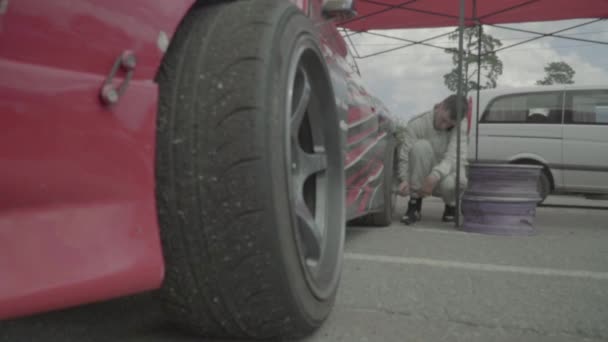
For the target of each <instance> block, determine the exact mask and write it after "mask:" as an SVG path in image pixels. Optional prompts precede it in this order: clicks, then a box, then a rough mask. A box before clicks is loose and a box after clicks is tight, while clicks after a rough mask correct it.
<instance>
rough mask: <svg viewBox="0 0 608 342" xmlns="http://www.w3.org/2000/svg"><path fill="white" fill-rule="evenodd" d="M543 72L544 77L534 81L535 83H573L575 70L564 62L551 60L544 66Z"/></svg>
mask: <svg viewBox="0 0 608 342" xmlns="http://www.w3.org/2000/svg"><path fill="white" fill-rule="evenodd" d="M545 73H546V76H545V78H544V79H542V80H538V81H536V84H538V85H551V84H573V83H574V80H573V78H574V74H576V71H574V69H572V67H571V66H570V65H568V63H566V62H552V63H549V64H547V66H546V67H545Z"/></svg>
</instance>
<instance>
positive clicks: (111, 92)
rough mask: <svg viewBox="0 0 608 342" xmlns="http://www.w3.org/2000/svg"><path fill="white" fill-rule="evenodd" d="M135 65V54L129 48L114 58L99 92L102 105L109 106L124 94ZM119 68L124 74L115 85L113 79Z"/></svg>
mask: <svg viewBox="0 0 608 342" xmlns="http://www.w3.org/2000/svg"><path fill="white" fill-rule="evenodd" d="M136 66H137V58H135V54H134V53H133V52H132V51H130V50H126V51H124V52H123V53H122V54H121V55H120V56H118V58H116V61H115V62H114V65H113V66H112V70H110V73H109V74H108V77H107V78H106V80H105V81H104V83H103V85H102V87H101V91H100V94H99V96H100V99H101V102H102V103H103V104H104V105H106V106H111V105H114V104H116V103H117V102H118V100H120V97H121V96H122V95H123V94H124V92H125V90H127V87H128V85H129V82H130V81H131V78H133V73H134V72H135V67H136ZM119 70H123V71H125V72H126V75H125V78H124V80H123V81H122V83H121V84H120V85H118V87H116V86H115V85H114V83H113V80H114V77H115V76H116V74H117V73H118V71H119Z"/></svg>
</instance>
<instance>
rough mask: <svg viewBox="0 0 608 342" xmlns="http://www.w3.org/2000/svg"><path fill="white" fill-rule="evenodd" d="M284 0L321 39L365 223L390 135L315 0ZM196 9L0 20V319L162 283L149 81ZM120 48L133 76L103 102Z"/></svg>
mask: <svg viewBox="0 0 608 342" xmlns="http://www.w3.org/2000/svg"><path fill="white" fill-rule="evenodd" d="M291 1H292V2H293V3H295V4H296V5H298V6H300V8H301V9H302V10H303V11H304V12H306V13H309V10H310V13H309V14H310V17H311V19H312V20H313V22H314V23H315V24H316V25H317V27H318V29H319V32H320V40H321V46H322V48H323V50H324V51H323V53H324V55H325V57H326V61H327V64H328V67H329V70H330V73H331V78H332V82H333V83H334V90H335V92H336V99H337V102H339V103H338V107H339V110H340V111H341V115H342V116H343V118H344V122H343V123H344V124H346V125H347V126H348V127H347V132H346V134H345V139H344V141H345V144H346V146H345V149H346V150H345V158H346V164H347V166H346V173H347V192H348V194H347V206H348V214H347V216H348V218H349V219H350V218H354V217H357V216H361V215H362V214H365V213H367V212H370V211H373V210H377V209H378V208H379V207H380V206H381V205H382V202H381V201H380V202H379V200H381V199H382V193H381V191H378V189H380V188H381V184H382V182H381V178H382V177H380V175H381V174H382V171H383V167H384V165H383V158H384V148H385V146H386V141H387V133H386V131H385V130H383V129H382V127H381V126H384V125H383V124H382V120H381V118H380V117H379V115H378V114H377V113H374V109H373V108H372V107H371V105H370V101H369V95H368V94H367V93H365V91H364V90H363V87H362V86H361V85H360V80H359V76H358V75H357V73H356V71H355V69H354V68H353V67H352V65H349V63H347V61H346V58H347V56H348V49H347V46H346V44H345V42H344V40H343V38H342V37H341V35H340V33H339V32H338V30H337V29H336V27H335V25H334V24H333V23H332V22H329V21H325V20H323V19H322V18H321V16H320V13H321V10H320V8H321V6H322V1H321V0H291ZM193 3H194V0H171V1H167V0H128V1H127V0H52V1H50V0H49V1H40V0H19V1H10V2H8V7H7V8H6V9H5V10H4V12H3V13H0V75H1V76H0V114H1V115H2V134H0V194H2V196H0V319H5V318H12V317H18V316H22V315H27V314H31V313H36V312H43V311H48V310H52V309H57V308H65V307H70V306H74V305H78V304H83V303H88V302H93V301H99V300H105V299H109V298H113V297H117V296H123V295H128V294H133V293H137V292H141V291H145V290H149V289H155V288H158V287H159V286H160V284H161V282H162V279H163V273H164V262H163V258H162V250H161V244H160V239H159V227H158V222H157V212H156V203H155V193H154V191H155V177H154V176H155V175H154V169H155V167H154V164H155V128H156V115H157V100H158V87H157V84H156V83H154V77H155V74H156V72H157V70H158V67H159V65H160V62H161V60H162V57H163V54H164V49H165V48H166V47H167V45H168V41H169V40H170V37H171V36H172V35H173V33H174V31H175V30H176V28H177V27H178V25H179V23H180V21H181V19H182V18H183V16H184V15H185V13H186V12H187V11H188V9H189V8H190V7H191V6H192V4H193ZM125 51H131V52H133V54H134V55H135V57H136V58H137V65H136V67H135V71H134V73H133V78H132V80H131V81H130V82H129V84H128V87H127V88H126V92H125V93H124V94H123V95H122V96H121V98H120V99H119V101H118V103H116V104H115V105H114V106H106V105H104V104H103V103H102V102H101V101H100V90H101V87H102V85H103V83H104V81H105V80H106V78H107V77H108V74H109V73H110V70H111V69H112V66H113V64H114V63H115V61H116V59H117V58H118V57H119V56H120V55H121V54H122V53H123V52H125ZM123 80H124V72H122V71H121V72H119V73H118V74H117V75H116V77H115V79H114V84H115V85H118V84H119V83H121V82H123Z"/></svg>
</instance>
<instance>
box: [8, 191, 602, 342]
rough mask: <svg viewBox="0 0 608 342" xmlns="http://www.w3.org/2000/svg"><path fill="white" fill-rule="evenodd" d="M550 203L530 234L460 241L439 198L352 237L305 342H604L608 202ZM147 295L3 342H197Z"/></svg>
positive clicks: (45, 320) (28, 324)
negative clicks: (415, 214)
mask: <svg viewBox="0 0 608 342" xmlns="http://www.w3.org/2000/svg"><path fill="white" fill-rule="evenodd" d="M547 205H548V206H544V207H540V208H539V209H538V211H537V217H536V221H535V222H536V226H537V228H538V233H537V234H536V235H534V236H514V237H504V236H491V235H481V234H469V233H464V232H460V231H457V230H455V229H454V227H453V226H452V225H450V224H445V223H442V222H440V216H441V211H442V209H443V207H442V204H441V202H440V201H438V200H430V201H426V202H425V204H424V207H423V216H424V217H423V221H422V222H420V223H419V224H417V225H415V226H413V227H406V226H403V225H402V224H400V223H398V222H397V221H396V222H395V223H394V224H393V225H391V226H390V227H387V228H361V227H349V228H348V232H347V242H346V254H345V262H344V270H343V274H342V281H341V286H340V292H339V295H338V299H337V303H336V307H335V309H334V311H333V312H332V315H331V316H330V317H329V319H328V321H327V322H326V324H325V325H324V326H323V327H322V328H321V329H320V330H319V331H318V332H317V333H316V334H314V335H313V336H311V337H309V338H306V339H304V341H305V342H316V341H387V342H388V341H399V342H402V341H467V342H468V341H484V342H485V341H535V342H543V341H552V342H554V341H568V342H576V341H608V201H601V200H586V199H581V198H573V197H552V198H550V200H549V201H548V202H547ZM573 206H575V207H573ZM397 207H398V209H399V211H400V212H401V211H402V210H403V207H404V203H403V201H400V203H399V204H398V206H397ZM601 208H604V209H601ZM395 219H396V218H395ZM155 296H156V294H155V293H153V292H152V293H148V294H143V295H139V296H134V297H129V298H123V299H119V300H114V301H110V302H105V303H100V304H94V305H88V306H84V307H80V308H76V309H70V310H64V311H61V312H54V313H50V314H44V315H39V316H35V317H30V318H26V319H21V320H16V321H10V322H2V323H0V341H11V342H20V341H44V342H53V341H61V342H71V341H78V342H89V341H117V342H122V341H129V342H190V341H205V340H201V339H199V338H196V337H192V336H188V335H184V334H182V333H180V332H179V331H178V330H176V329H174V328H173V327H171V326H170V325H169V324H168V323H167V322H166V320H165V319H164V316H163V315H162V311H161V310H160V307H159V305H158V301H157V300H156V298H155Z"/></svg>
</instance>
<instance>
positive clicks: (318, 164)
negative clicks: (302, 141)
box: [295, 147, 327, 180]
mask: <svg viewBox="0 0 608 342" xmlns="http://www.w3.org/2000/svg"><path fill="white" fill-rule="evenodd" d="M295 150H296V158H295V160H296V164H295V171H296V174H297V176H298V178H300V179H302V180H306V178H308V177H310V176H312V175H314V174H315V173H319V172H321V171H324V170H325V169H327V154H325V151H324V150H323V149H322V148H315V150H316V151H315V152H314V153H307V152H304V151H303V150H302V149H301V148H299V147H297V148H295Z"/></svg>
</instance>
